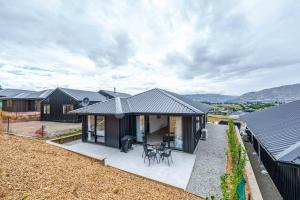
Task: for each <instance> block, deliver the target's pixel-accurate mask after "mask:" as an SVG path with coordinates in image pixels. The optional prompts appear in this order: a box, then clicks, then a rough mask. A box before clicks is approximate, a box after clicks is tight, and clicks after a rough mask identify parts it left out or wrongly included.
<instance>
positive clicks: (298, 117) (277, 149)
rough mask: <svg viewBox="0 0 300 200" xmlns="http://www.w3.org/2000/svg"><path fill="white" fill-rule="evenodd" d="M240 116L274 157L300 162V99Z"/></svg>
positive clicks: (279, 159)
mask: <svg viewBox="0 0 300 200" xmlns="http://www.w3.org/2000/svg"><path fill="white" fill-rule="evenodd" d="M240 118H241V119H242V120H243V121H245V122H246V123H247V127H248V129H249V130H250V131H251V132H252V134H253V135H255V137H256V138H257V139H258V140H259V141H260V143H261V144H262V145H263V146H264V147H265V148H266V150H267V151H268V152H269V153H270V154H271V155H272V156H273V157H274V159H276V160H278V161H283V162H291V163H296V164H300V158H299V157H300V100H298V101H294V102H291V103H288V104H283V105H280V106H276V107H272V108H269V109H266V110H263V111H260V112H254V113H251V114H246V115H243V116H241V117H240Z"/></svg>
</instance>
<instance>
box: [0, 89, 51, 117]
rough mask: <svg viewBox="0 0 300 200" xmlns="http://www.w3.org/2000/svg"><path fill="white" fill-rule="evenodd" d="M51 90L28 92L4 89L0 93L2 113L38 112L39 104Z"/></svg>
mask: <svg viewBox="0 0 300 200" xmlns="http://www.w3.org/2000/svg"><path fill="white" fill-rule="evenodd" d="M51 91H52V90H43V91H38V92H36V91H28V90H15V89H6V90H4V91H0V95H1V96H4V97H1V98H0V99H1V101H2V111H4V112H13V113H26V112H40V102H41V101H42V100H43V99H44V98H45V97H46V96H47V95H48V94H49V93H50V92H51Z"/></svg>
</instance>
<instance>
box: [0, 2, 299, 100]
mask: <svg viewBox="0 0 300 200" xmlns="http://www.w3.org/2000/svg"><path fill="white" fill-rule="evenodd" d="M299 82H300V1H299V0H295V1H289V0H284V1H283V0H278V1H276V0H264V1H262V0H244V1H243V0H236V1H235V0H224V1H219V0H215V1H213V0H212V1H208V0H203V1H201V0H194V1H187V0H183V1H174V0H172V1H170V2H165V1H162V0H157V1H136V0H132V1H128V2H127V3H126V2H125V1H119V0H118V1H106V0H105V1H104V0H103V1H102V2H101V1H98V0H97V1H78V0H76V1H56V0H52V1H41V0H38V1H30V0H26V1H24V0H20V1H7V0H0V84H1V85H2V87H7V88H23V89H35V90H40V89H45V88H55V87H57V86H59V87H69V88H77V89H85V90H99V89H113V87H117V90H118V91H123V92H129V93H132V94H135V93H138V92H141V91H144V90H147V89H151V88H154V87H158V88H164V89H167V90H171V91H174V92H179V93H221V94H234V95H238V94H241V93H244V92H248V91H253V90H259V89H263V88H268V87H273V86H279V85H284V84H293V83H299Z"/></svg>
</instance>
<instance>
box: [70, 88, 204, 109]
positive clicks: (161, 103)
mask: <svg viewBox="0 0 300 200" xmlns="http://www.w3.org/2000/svg"><path fill="white" fill-rule="evenodd" d="M207 111H208V105H206V104H203V103H196V102H193V101H191V100H188V99H186V98H185V97H183V96H181V95H179V94H175V93H171V92H168V91H166V90H162V89H158V88H155V89H152V90H148V91H146V92H143V93H140V94H137V95H134V96H131V97H127V98H120V97H117V98H114V99H109V100H106V101H104V102H99V103H96V104H93V105H90V106H87V107H84V108H80V109H77V110H74V111H71V112H70V113H77V114H126V113H150V114H155V113H157V114H193V115H196V114H202V113H206V112H207Z"/></svg>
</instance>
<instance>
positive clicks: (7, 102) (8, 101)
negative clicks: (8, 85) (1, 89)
mask: <svg viewBox="0 0 300 200" xmlns="http://www.w3.org/2000/svg"><path fill="white" fill-rule="evenodd" d="M6 106H7V107H12V100H11V99H9V100H7V101H6Z"/></svg>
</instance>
